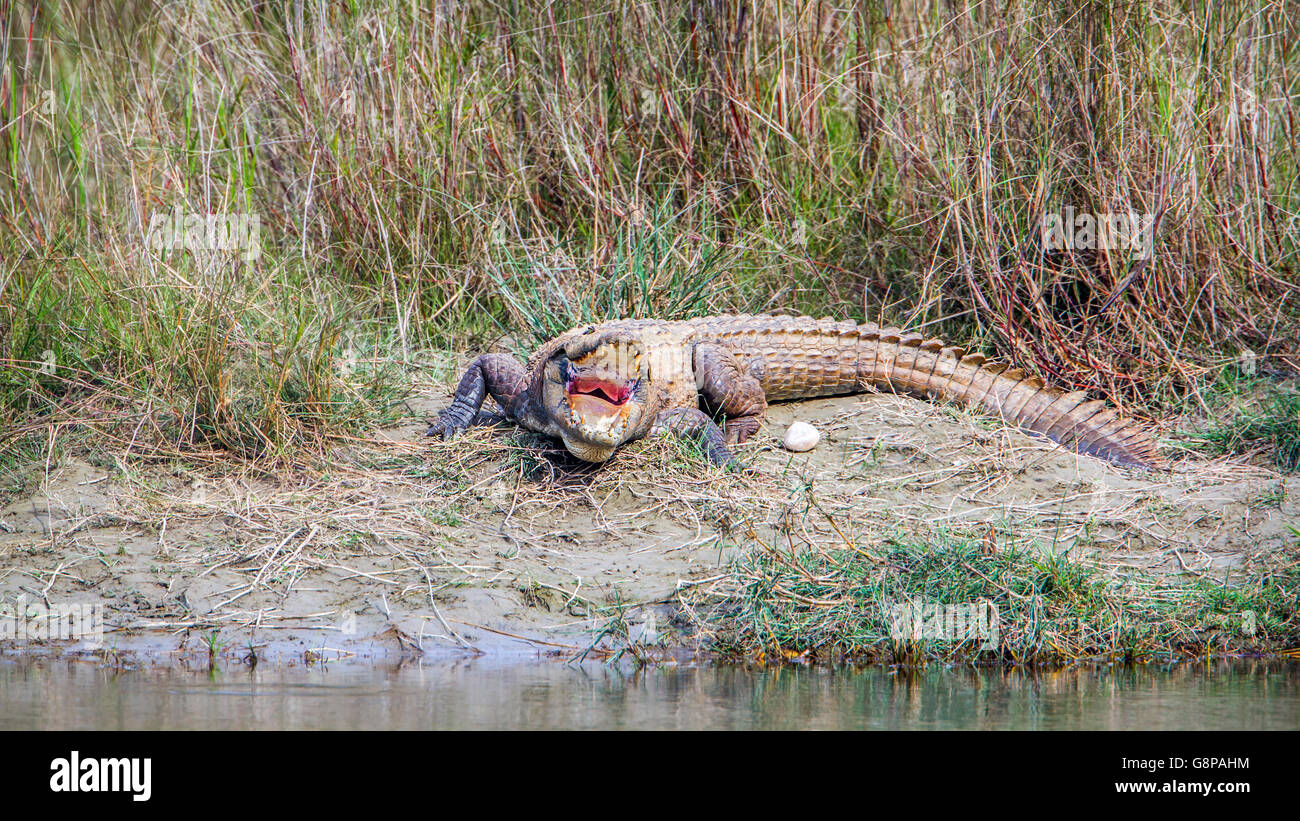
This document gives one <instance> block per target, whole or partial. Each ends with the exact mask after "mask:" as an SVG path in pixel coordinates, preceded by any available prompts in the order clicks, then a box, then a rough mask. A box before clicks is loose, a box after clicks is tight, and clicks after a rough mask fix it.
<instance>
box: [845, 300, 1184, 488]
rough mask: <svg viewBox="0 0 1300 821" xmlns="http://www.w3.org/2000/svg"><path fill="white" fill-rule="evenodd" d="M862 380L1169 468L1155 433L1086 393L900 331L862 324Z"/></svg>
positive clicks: (1121, 458) (1091, 451)
mask: <svg viewBox="0 0 1300 821" xmlns="http://www.w3.org/2000/svg"><path fill="white" fill-rule="evenodd" d="M856 371H857V374H858V379H859V381H860V382H867V383H870V384H872V385H874V386H876V387H877V388H880V389H883V390H891V391H895V392H898V393H909V394H912V395H915V396H920V397H923V398H928V399H942V400H948V401H952V402H957V403H960V404H962V405H965V406H966V407H969V408H975V407H978V408H981V409H983V410H985V411H987V412H988V413H991V414H993V415H996V416H999V417H1001V418H1002V419H1003V420H1005V421H1007V422H1009V423H1012V424H1015V425H1017V426H1019V427H1021V428H1024V429H1025V430H1029V431H1032V432H1034V433H1038V434H1041V435H1043V436H1046V437H1048V438H1049V439H1052V440H1053V441H1055V442H1059V443H1060V444H1062V445H1064V446H1065V447H1069V448H1073V449H1074V450H1077V451H1078V452H1079V453H1084V454H1088V455H1090V456H1096V457H1098V458H1101V459H1109V460H1110V461H1112V462H1116V463H1118V464H1121V465H1127V466H1133V467H1143V468H1150V469H1163V468H1164V467H1165V464H1164V461H1163V459H1162V458H1161V456H1160V453H1159V451H1158V449H1157V447H1156V444H1155V441H1154V440H1153V439H1152V438H1151V435H1150V432H1149V431H1148V430H1147V429H1146V428H1145V427H1143V426H1142V425H1139V424H1137V423H1134V422H1130V421H1128V420H1125V419H1123V418H1121V417H1120V416H1119V414H1118V413H1116V412H1115V411H1114V410H1113V409H1111V408H1109V407H1107V405H1106V403H1105V402H1103V401H1101V400H1089V399H1088V395H1087V393H1086V392H1084V391H1073V392H1067V391H1063V390H1061V389H1060V388H1054V387H1051V386H1049V385H1046V384H1044V383H1043V380H1041V379H1039V378H1038V377H1036V376H1031V375H1029V374H1026V373H1024V372H1023V371H1020V370H1019V369H1016V368H1008V367H1007V366H1006V365H1001V364H996V363H991V362H986V361H985V359H984V357H983V356H981V355H980V354H977V353H970V354H968V353H966V351H965V350H964V349H962V348H958V347H953V346H948V345H944V344H943V342H941V341H940V340H938V339H927V338H925V337H923V336H922V335H920V334H915V333H905V332H903V331H900V330H899V329H897V328H883V329H882V328H876V327H875V326H873V325H861V326H858V362H857V367H856Z"/></svg>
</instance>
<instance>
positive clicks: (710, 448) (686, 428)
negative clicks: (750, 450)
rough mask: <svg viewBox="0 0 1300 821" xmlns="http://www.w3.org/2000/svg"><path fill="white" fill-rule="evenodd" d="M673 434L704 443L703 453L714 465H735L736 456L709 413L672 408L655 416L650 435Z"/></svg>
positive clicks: (692, 409) (694, 409)
mask: <svg viewBox="0 0 1300 821" xmlns="http://www.w3.org/2000/svg"><path fill="white" fill-rule="evenodd" d="M663 434H673V435H676V436H688V437H691V438H693V439H697V440H698V441H700V442H701V443H702V444H703V445H704V454H705V455H706V456H708V457H709V461H710V462H712V463H713V464H715V465H728V466H735V465H736V464H737V463H736V457H735V456H734V455H733V454H732V452H731V451H730V450H729V449H728V448H727V440H726V437H724V436H723V435H722V429H721V428H719V427H718V425H717V423H715V422H714V421H713V420H712V419H710V418H709V415H708V414H707V413H705V412H704V411H702V410H700V409H699V408H673V409H672V410H666V411H663V412H661V413H660V414H659V415H658V416H656V417H655V423H654V427H652V428H651V429H650V435H651V436H661V435H663Z"/></svg>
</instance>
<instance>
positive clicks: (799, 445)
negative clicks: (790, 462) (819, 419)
mask: <svg viewBox="0 0 1300 821" xmlns="http://www.w3.org/2000/svg"><path fill="white" fill-rule="evenodd" d="M821 439H822V435H821V434H820V433H818V432H817V429H816V428H814V427H813V426H812V425H810V424H808V423H807V422H792V423H791V424H790V427H788V428H786V431H785V439H784V440H782V442H781V444H783V445H785V449H786V450H792V451H794V452H795V453H803V452H804V451H806V450H812V449H813V448H815V447H817V443H818V442H820V441H821Z"/></svg>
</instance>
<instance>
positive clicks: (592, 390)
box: [564, 376, 632, 408]
mask: <svg viewBox="0 0 1300 821" xmlns="http://www.w3.org/2000/svg"><path fill="white" fill-rule="evenodd" d="M564 389H565V391H567V392H568V394H569V404H570V405H572V404H573V401H574V400H575V399H577V398H578V397H588V398H590V399H596V400H599V401H600V402H603V403H605V404H606V405H610V406H612V407H615V408H618V407H622V406H623V405H626V404H627V401H628V400H629V399H631V398H632V383H630V382H618V381H613V380H609V379H595V378H591V377H582V376H574V377H571V378H570V379H569V381H568V383H567V384H566V385H565V386H564ZM583 404H586V400H583Z"/></svg>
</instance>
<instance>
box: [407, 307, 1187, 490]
mask: <svg viewBox="0 0 1300 821" xmlns="http://www.w3.org/2000/svg"><path fill="white" fill-rule="evenodd" d="M872 387H874V388H876V389H879V390H884V391H893V392H897V393H907V394H911V395H914V396H919V397H922V398H928V399H940V400H946V401H953V402H958V403H961V404H963V405H965V406H967V407H979V408H981V409H983V410H985V411H986V412H988V413H991V414H993V415H996V416H999V417H1001V418H1002V419H1004V420H1006V421H1008V422H1011V423H1013V424H1016V425H1019V426H1020V427H1022V428H1024V429H1026V430H1029V431H1032V432H1035V433H1038V434H1041V435H1044V436H1047V437H1048V438H1050V439H1052V440H1053V441H1056V442H1059V443H1061V444H1062V445H1064V446H1067V447H1071V448H1074V449H1075V450H1077V451H1079V452H1080V453H1084V454H1089V455H1092V456H1097V457H1100V458H1103V459H1109V460H1111V461H1113V462H1116V463H1118V464H1122V465H1127V466H1132V467H1143V468H1153V469H1154V468H1162V467H1163V462H1162V460H1161V458H1160V455H1159V453H1158V451H1157V449H1156V446H1155V443H1154V442H1153V441H1152V439H1151V437H1150V436H1149V435H1148V434H1147V432H1146V431H1145V430H1144V429H1143V428H1141V427H1140V426H1138V425H1136V424H1132V423H1129V422H1126V421H1124V420H1123V419H1120V418H1119V417H1118V416H1117V415H1116V414H1115V412H1114V411H1113V410H1110V409H1108V408H1107V407H1106V404H1105V403H1104V402H1101V401H1088V398H1087V395H1086V394H1085V393H1083V392H1075V393H1066V392H1065V391H1062V390H1059V389H1057V388H1052V387H1048V386H1045V385H1044V384H1043V381H1042V380H1041V379H1038V378H1037V377H1034V376H1028V375H1026V374H1024V373H1022V372H1021V371H1019V370H1016V369H1007V367H1006V366H1005V365H997V364H992V363H987V362H985V361H984V357H983V356H981V355H979V354H967V353H966V352H965V351H964V350H962V349H961V348H955V347H948V346H945V345H944V344H943V343H942V342H940V341H939V340H937V339H926V338H924V337H922V336H921V335H920V334H913V333H907V332H905V331H901V330H899V329H898V328H880V327H878V326H876V325H874V324H870V323H868V324H864V325H858V324H856V323H854V322H853V321H851V320H850V321H845V322H836V321H834V320H831V319H812V318H810V317H787V316H747V315H736V316H713V317H704V318H701V319H690V320H683V321H678V322H672V321H665V320H656V319H626V320H617V321H614V322H606V323H602V324H599V325H593V326H585V327H581V328H575V329H573V330H571V331H568V332H567V333H565V334H562V335H561V336H559V337H557V338H556V339H554V340H552V341H550V342H548V343H547V344H546V345H543V346H542V347H541V348H540V349H539V350H538V351H537V352H536V353H535V354H533V356H532V357H530V358H529V360H528V364H527V366H523V365H520V364H519V362H518V361H516V360H515V359H513V358H512V357H509V356H505V355H502V354H488V355H484V356H480V357H479V358H478V359H476V360H474V363H473V364H472V365H471V366H470V368H469V370H468V371H466V373H465V376H464V377H463V378H462V379H461V381H460V385H459V386H458V387H457V389H456V395H455V397H454V399H453V400H452V404H451V406H450V407H448V408H447V409H446V410H444V411H442V413H440V414H439V417H438V420H437V421H435V422H434V423H433V424H432V425H430V426H429V435H431V436H432V435H435V434H441V435H442V436H443V437H444V438H447V437H450V436H452V435H454V434H455V433H457V432H459V431H461V430H464V429H465V428H466V427H468V426H469V425H471V424H473V423H474V422H475V420H476V419H477V418H478V413H479V409H480V407H481V405H482V403H483V399H484V397H485V395H486V394H488V393H490V394H491V395H492V397H493V398H494V399H495V400H496V401H497V404H499V405H500V406H501V408H502V410H503V411H504V413H505V414H506V416H507V417H509V418H510V419H512V420H513V421H515V422H516V423H518V424H520V425H522V426H524V427H526V428H529V429H531V430H534V431H537V432H539V433H544V434H547V435H550V436H555V437H558V438H560V439H562V440H563V441H564V444H565V447H567V448H568V449H569V451H570V452H571V453H573V454H574V455H575V456H577V457H579V458H581V459H585V460H587V461H592V462H601V461H604V460H605V459H608V458H609V457H610V456H611V455H612V454H613V452H614V450H615V449H616V448H617V447H618V446H619V445H621V444H623V443H625V442H630V441H632V440H634V439H639V438H641V437H643V436H646V435H650V434H659V433H674V434H679V435H692V436H697V437H700V438H702V440H703V442H704V444H705V448H706V452H707V453H708V455H709V458H711V459H712V460H713V461H715V462H718V463H722V464H727V463H732V462H733V461H734V457H733V456H732V454H731V451H730V450H729V449H728V447H727V442H728V440H730V441H732V442H743V441H745V439H746V438H748V437H749V435H750V434H752V433H753V432H754V431H755V430H757V429H758V425H759V422H760V420H761V419H762V416H763V413H764V411H765V410H766V409H767V404H768V403H769V402H777V401H782V400H790V399H809V398H812V397H817V396H835V395H842V394H851V393H860V392H863V391H865V390H868V389H870V388H872ZM701 405H703V406H704V407H705V408H708V409H709V410H711V411H713V412H715V413H720V414H722V415H723V416H725V417H726V420H727V423H726V424H727V434H726V436H724V434H723V432H722V431H721V429H719V428H718V426H717V425H716V424H715V423H714V422H713V420H712V418H710V416H709V415H708V414H706V413H704V412H703V411H702V410H701V409H700V407H701Z"/></svg>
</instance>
